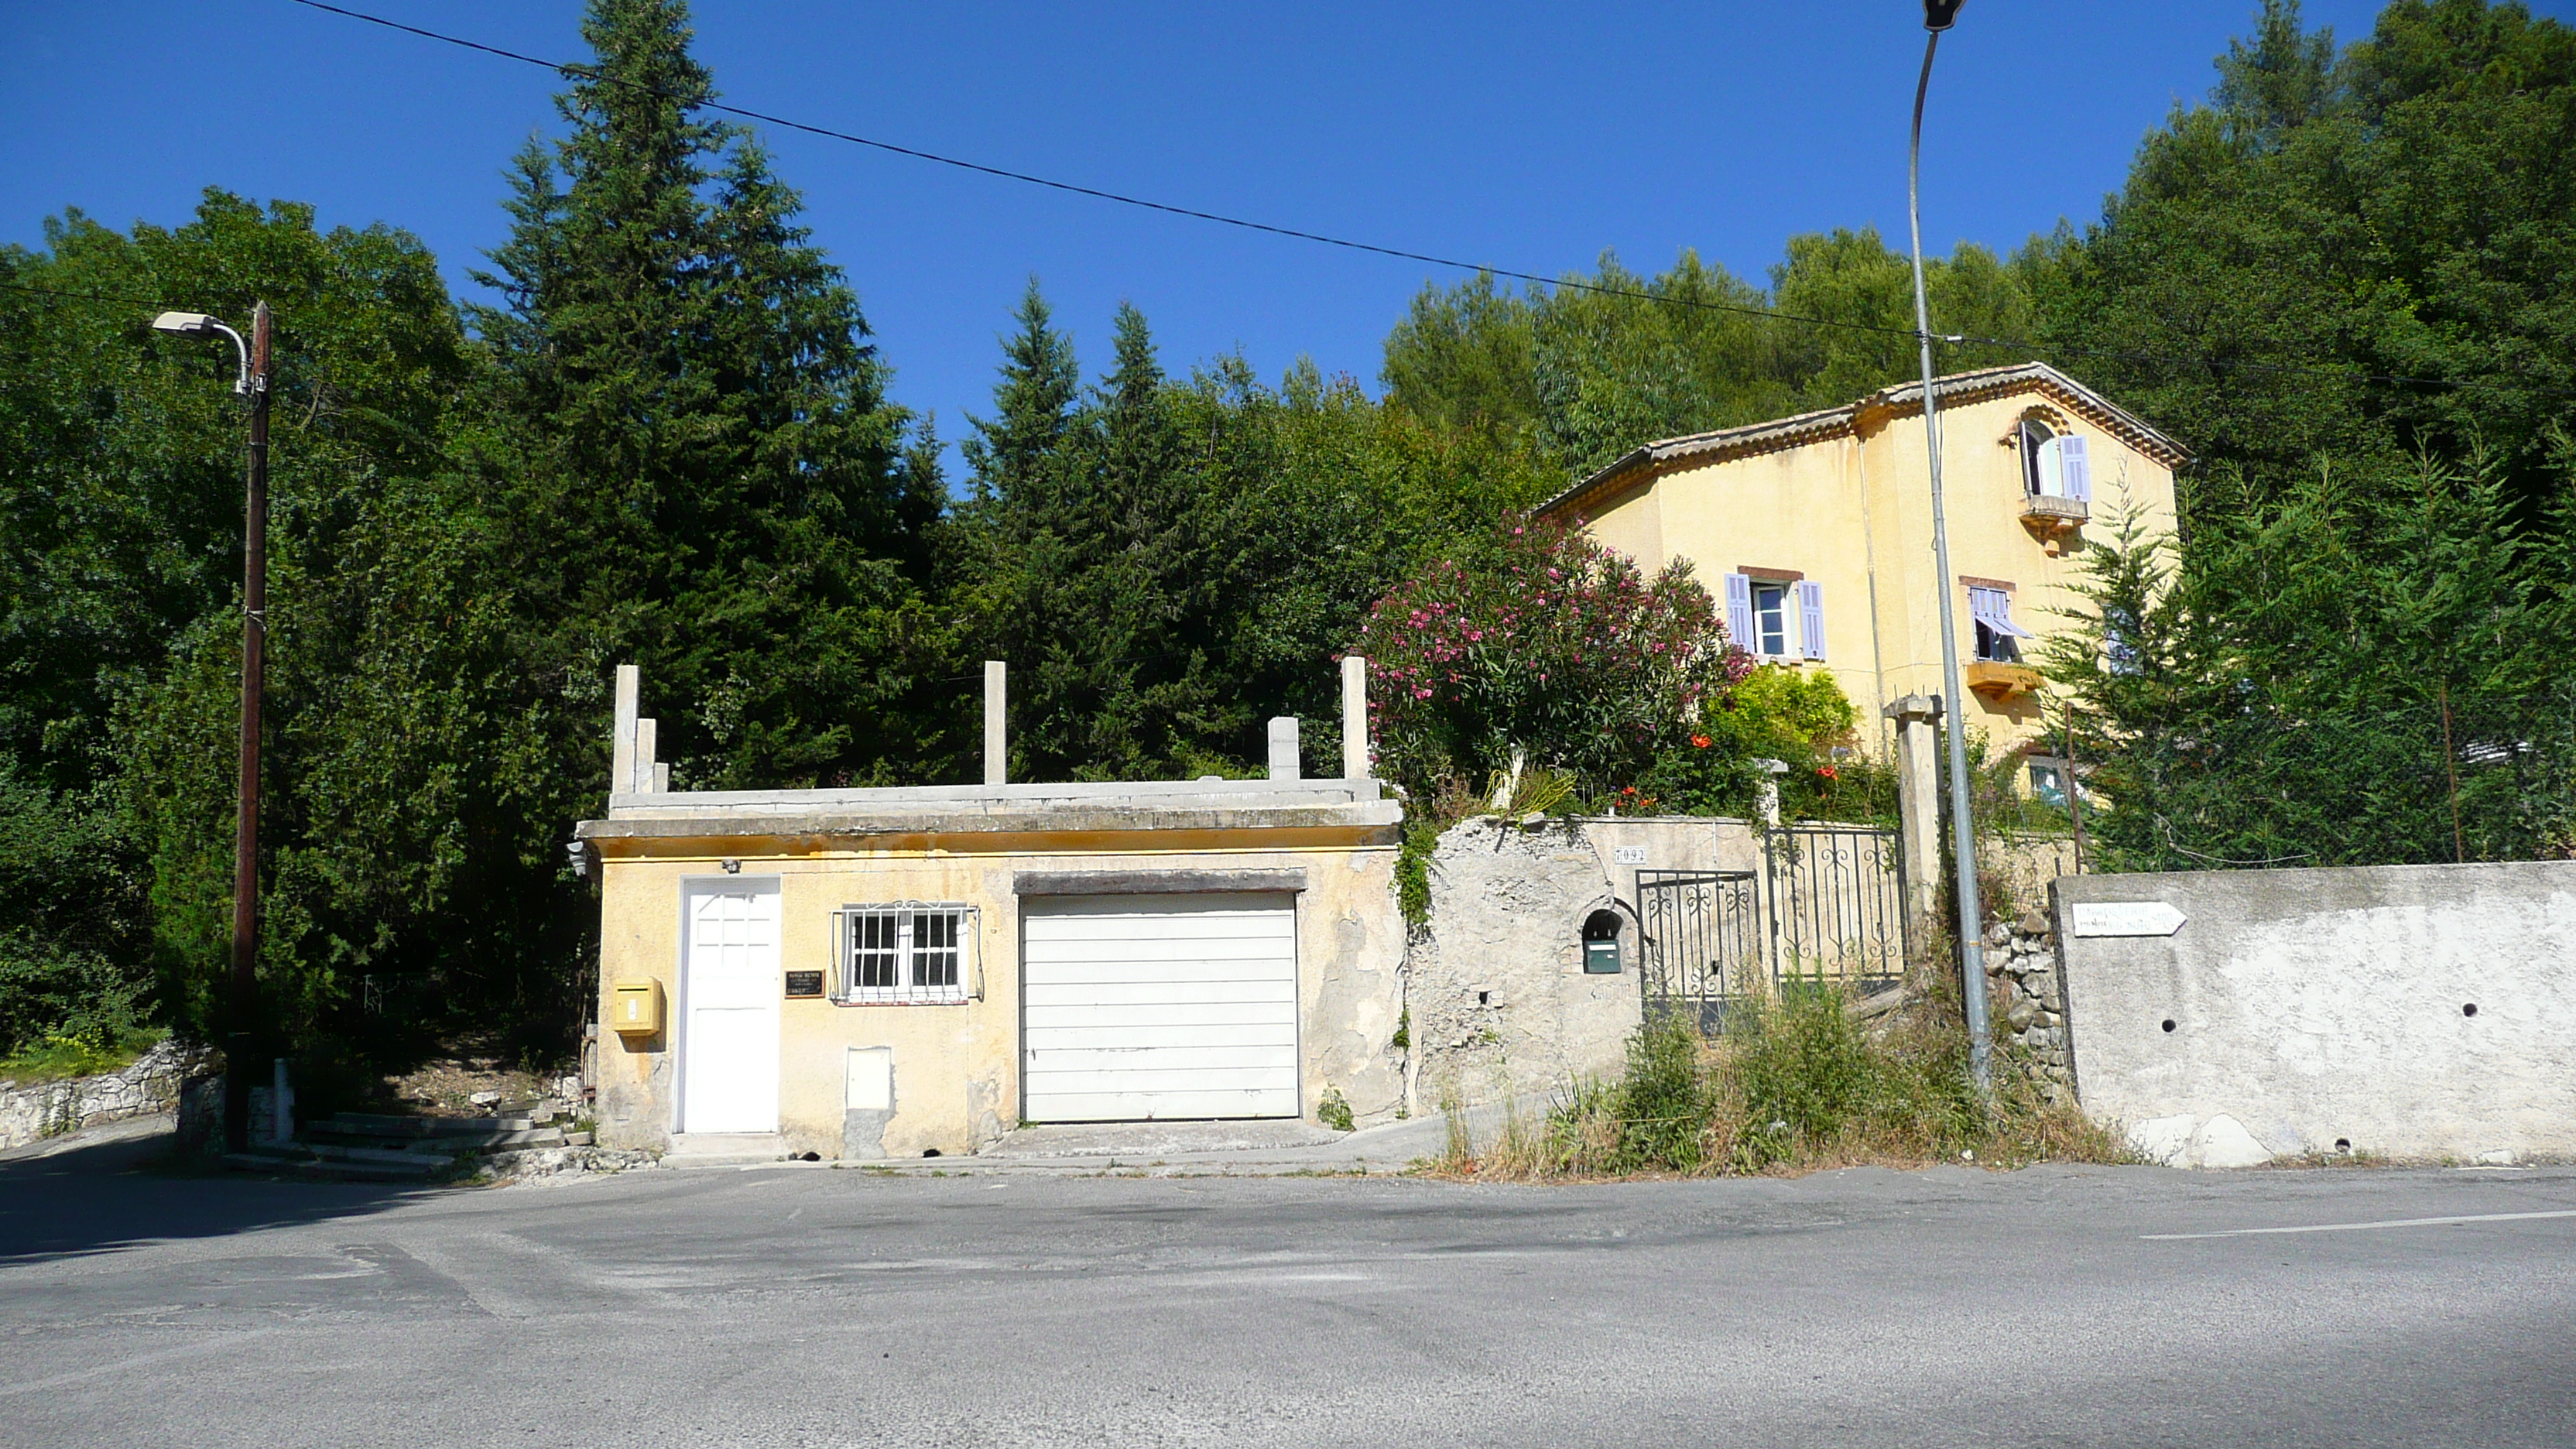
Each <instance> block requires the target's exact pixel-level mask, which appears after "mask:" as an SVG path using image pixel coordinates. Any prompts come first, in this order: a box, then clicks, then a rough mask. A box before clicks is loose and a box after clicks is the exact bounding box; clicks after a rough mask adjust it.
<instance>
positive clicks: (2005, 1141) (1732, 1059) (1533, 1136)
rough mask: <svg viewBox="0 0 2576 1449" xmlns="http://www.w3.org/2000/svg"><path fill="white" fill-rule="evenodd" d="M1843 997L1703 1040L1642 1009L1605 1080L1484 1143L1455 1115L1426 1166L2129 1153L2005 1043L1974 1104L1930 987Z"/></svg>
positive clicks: (1735, 1018) (1727, 1169) (1687, 1165)
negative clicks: (1891, 1007) (1619, 1062)
mask: <svg viewBox="0 0 2576 1449" xmlns="http://www.w3.org/2000/svg"><path fill="white" fill-rule="evenodd" d="M1853 1004H1854V1003H1853V1002H1852V1001H1851V999H1850V997H1849V996H1847V995H1846V994H1845V992H1844V991H1843V990H1842V989H1841V988H1839V987H1835V986H1800V985H1791V986H1788V987H1785V988H1783V990H1782V991H1781V993H1780V994H1779V995H1778V996H1777V997H1774V998H1770V999H1759V998H1757V999H1755V1000H1752V1001H1750V1002H1747V1003H1746V1004H1744V1005H1743V1006H1742V1007H1740V1008H1730V1011H1729V1015H1728V1021H1727V1026H1726V1029H1725V1030H1724V1031H1723V1032H1722V1033H1721V1034H1720V1035H1718V1036H1716V1037H1714V1038H1703V1037H1702V1036H1701V1035H1700V1034H1699V1033H1698V1031H1697V1030H1696V1029H1695V1028H1694V1027H1693V1025H1692V1023H1691V1022H1690V1021H1689V1020H1688V1019H1686V1018H1682V1017H1678V1016H1669V1015H1668V1016H1663V1017H1660V1018H1656V1019H1650V1020H1649V1021H1647V1022H1646V1024H1645V1025H1644V1026H1642V1027H1640V1028H1639V1029H1638V1031H1637V1033H1636V1035H1635V1036H1634V1037H1632V1038H1631V1039H1630V1041H1629V1045H1628V1060H1627V1066H1626V1070H1625V1071H1624V1072H1623V1073H1622V1075H1621V1076H1620V1077H1619V1078H1618V1079H1617V1080H1615V1081H1600V1080H1595V1081H1587V1082H1580V1083H1576V1084H1574V1085H1572V1086H1571V1087H1569V1088H1568V1089H1567V1090H1566V1092H1565V1093H1564V1094H1563V1095H1562V1096H1561V1097H1560V1099H1559V1100H1558V1102H1557V1104H1556V1106H1555V1107H1554V1108H1553V1110H1551V1111H1550V1112H1548V1114H1547V1115H1546V1116H1545V1117H1544V1118H1543V1119H1541V1120H1538V1121H1535V1122H1531V1121H1525V1120H1522V1119H1519V1118H1517V1117H1512V1118H1507V1119H1506V1120H1505V1124H1504V1127H1503V1130H1502V1132H1501V1134H1500V1135H1499V1136H1498V1137H1497V1138H1496V1139H1495V1140H1494V1141H1493V1142H1491V1143H1488V1144H1484V1145H1482V1146H1481V1147H1480V1146H1479V1144H1477V1143H1475V1142H1474V1141H1472V1140H1471V1138H1470V1136H1469V1134H1468V1132H1467V1130H1466V1127H1465V1124H1464V1122H1463V1119H1460V1118H1458V1117H1456V1116H1454V1115H1453V1117H1452V1121H1451V1124H1450V1131H1449V1150H1448V1152H1447V1154H1446V1156H1445V1158H1444V1159H1443V1161H1442V1162H1441V1163H1439V1164H1438V1165H1439V1167H1440V1168H1442V1169H1444V1170H1446V1171H1450V1172H1456V1173H1461V1174H1473V1175H1476V1176H1480V1177H1493V1178H1504V1179H1513V1180H1558V1179H1571V1178H1588V1177H1603V1176H1630V1175H1640V1174H1658V1175H1660V1174H1680V1175H1690V1176H1720V1175H1742V1174H1755V1173H1772V1172H1790V1173H1794V1172H1805V1171H1812V1170H1815V1169H1819V1168H1827V1167H1847V1166H1856V1165H1861V1164H1870V1163H1875V1164H1882V1165H1888V1166H1922V1165H1926V1164H1929V1163H1933V1162H1963V1161H1967V1162H1976V1163H1980V1164H1983V1165H1987V1166H1999V1167H2012V1166H2020V1165H2023V1164H2026V1163H2031V1162H2049V1161H2055V1162H2125V1161H2129V1160H2131V1159H2130V1154H2129V1152H2128V1149H2127V1148H2126V1146H2125V1145H2124V1144H2123V1143H2122V1142H2121V1141H2120V1140H2119V1138H2118V1136H2117V1135H2116V1134H2115V1133H2113V1132H2111V1131H2109V1130H2108V1129H2106V1128H2103V1127H2101V1126H2098V1125H2096V1124H2095V1123H2093V1122H2091V1121H2090V1120H2088V1119H2087V1118H2086V1117H2085V1116H2084V1115H2083V1114H2082V1113H2081V1112H2080V1111H2078V1110H2076V1109H2075V1107H2074V1106H2073V1105H2072V1104H2060V1103H2052V1102H2051V1101H2049V1100H2048V1093H2047V1092H2046V1090H2045V1087H2044V1084H2043V1083H2042V1082H2041V1080H2040V1079H2039V1078H2038V1076H2037V1074H2036V1073H2035V1072H2034V1070H2033V1068H2034V1066H2035V1065H2036V1064H2035V1063H2033V1062H2030V1061H2028V1060H2025V1059H2024V1057H2023V1055H2022V1054H2021V1053H2019V1052H2018V1051H2016V1050H2014V1049H2011V1048H2005V1049H2002V1050H2000V1051H1998V1053H1997V1057H1996V1070H1995V1091H1994V1094H1993V1096H1992V1098H1991V1099H1990V1100H1986V1101H1980V1100H1979V1099H1978V1097H1977V1095H1976V1093H1975V1092H1974V1091H1973V1090H1972V1089H1971V1088H1970V1086H1969V1083H1968V1072H1967V1033H1966V1030H1965V1028H1964V1025H1963V1023H1962V1022H1961V1020H1960V1019H1959V1017H1958V1015H1957V1011H1956V1008H1955V1006H1954V1005H1951V1004H1950V1002H1949V1001H1948V1000H1945V999H1944V998H1943V996H1942V995H1941V994H1938V993H1923V994H1921V995H1919V996H1918V997H1917V999H1916V1000H1915V1001H1914V1002H1913V1004H1911V1005H1910V1006H1908V1007H1906V1008H1904V1009H1902V1010H1899V1011H1895V1012H1890V1013H1885V1014H1882V1015H1879V1016H1878V1017H1876V1018H1875V1019H1873V1020H1869V1021H1863V1020H1862V1019H1860V1017H1859V1016H1858V1015H1857V1014H1856V1013H1855V1012H1854V1011H1853V1010H1852V1006H1853Z"/></svg>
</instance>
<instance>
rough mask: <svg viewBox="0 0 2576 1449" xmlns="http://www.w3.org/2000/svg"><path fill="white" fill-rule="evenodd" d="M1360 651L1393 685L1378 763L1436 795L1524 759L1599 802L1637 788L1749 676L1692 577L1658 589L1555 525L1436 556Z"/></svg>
mask: <svg viewBox="0 0 2576 1449" xmlns="http://www.w3.org/2000/svg"><path fill="white" fill-rule="evenodd" d="M1354 648H1355V651H1356V652H1361V653H1365V654H1367V655H1369V656H1370V657H1371V659H1372V661H1373V668H1374V670H1375V673H1376V676H1377V680H1378V684H1379V687H1378V688H1377V689H1375V690H1373V691H1371V695H1372V697H1371V699H1370V701H1369V712H1370V724H1371V729H1372V731H1373V733H1374V735H1375V739H1376V745H1377V754H1378V760H1379V763H1380V766H1381V768H1382V769H1383V770H1384V772H1385V773H1386V774H1387V775H1388V776H1389V777H1390V778H1393V779H1395V780H1398V781H1400V782H1402V783H1403V784H1404V785H1405V786H1406V787H1407V788H1408V789H1410V790H1413V791H1415V792H1417V793H1418V794H1422V795H1425V796H1427V795H1430V794H1432V793H1435V792H1436V791H1438V790H1439V789H1440V788H1441V787H1442V786H1444V785H1454V782H1456V781H1458V780H1460V779H1462V778H1463V779H1475V778H1479V777H1481V776H1483V775H1484V774H1485V773H1486V772H1488V771H1493V770H1501V769H1506V768H1508V767H1509V766H1510V765H1511V763H1512V758H1511V757H1512V751H1513V748H1514V747H1515V746H1520V747H1522V748H1523V749H1525V750H1526V751H1527V753H1528V756H1529V763H1531V764H1534V765H1538V766H1541V767H1546V768H1561V769H1566V770H1570V771H1572V772H1574V773H1575V775H1576V776H1578V777H1579V779H1580V780H1581V781H1582V783H1583V784H1584V785H1586V786H1587V787H1590V788H1593V789H1603V788H1610V787H1614V786H1616V785H1619V784H1624V783H1627V782H1630V781H1633V780H1634V779H1636V778H1637V776H1638V775H1640V774H1641V773H1643V772H1644V771H1645V769H1646V768H1647V767H1648V765H1649V764H1650V763H1651V762H1652V761H1653V760H1654V759H1655V757H1656V755H1657V753H1658V752H1659V751H1661V750H1663V749H1664V748H1666V747H1668V745H1669V744H1670V742H1671V740H1672V738H1673V736H1674V734H1675V732H1676V730H1677V728H1678V727H1679V724H1680V722H1681V721H1683V720H1685V719H1687V718H1691V717H1693V716H1694V715H1695V714H1696V712H1697V711H1698V709H1699V708H1700V706H1701V704H1702V703H1703V702H1704V701H1706V700H1708V699H1710V698H1712V697H1715V696H1717V695H1720V694H1723V693H1724V692H1725V691H1726V690H1727V689H1729V688H1730V687H1731V686H1732V685H1733V684H1734V683H1735V681H1736V680H1738V679H1741V678H1742V677H1743V676H1744V673H1745V671H1746V670H1747V669H1749V668H1750V667H1751V660H1750V659H1749V657H1748V656H1746V655H1745V654H1744V653H1743V651H1741V650H1738V649H1734V648H1732V647H1730V646H1729V645H1728V643H1727V641H1726V631H1725V628H1724V626H1723V625H1721V624H1720V623H1719V622H1718V617H1717V609H1716V606H1715V605H1714V603H1713V602H1712V601H1711V600H1710V599H1709V596H1708V591H1707V590H1706V589H1703V588H1701V587H1700V586H1699V584H1698V583H1697V582H1696V581H1695V580H1693V579H1692V578H1691V576H1690V569H1689V566H1688V565H1687V564H1682V563H1676V564H1673V565H1670V566H1668V567H1667V568H1666V569H1665V570H1664V571H1663V572H1662V573H1660V574H1658V575H1656V576H1655V577H1654V578H1653V579H1652V580H1648V579H1647V578H1646V577H1645V576H1644V575H1643V574H1641V573H1640V572H1639V571H1638V569H1637V566H1636V565H1635V564H1634V563H1631V562H1630V561H1629V560H1627V559H1626V558H1624V557H1622V556H1620V555H1619V554H1616V553H1613V552H1611V551H1610V550H1609V549H1606V548H1604V547H1602V546H1601V545H1600V544H1598V543H1595V542H1593V541H1592V540H1591V539H1589V538H1587V537H1585V536H1584V535H1583V534H1582V533H1581V532H1580V531H1579V530H1577V529H1576V528H1574V527H1572V526H1570V525H1567V524H1563V523H1556V522H1549V521H1542V520H1530V521H1525V522H1519V523H1512V524H1508V525H1505V526H1503V527H1501V528H1498V529H1497V530H1496V531H1495V532H1494V533H1492V534H1491V535H1489V536H1487V537H1485V538H1483V539H1481V540H1477V541H1474V542H1472V543H1470V544H1467V545H1465V546H1462V547H1459V548H1455V549H1452V550H1450V551H1449V552H1448V553H1446V554H1445V555H1443V556H1441V557H1437V558H1434V559H1433V560H1432V561H1431V562H1430V563H1429V564H1427V565H1426V566H1425V567H1424V568H1423V569H1422V570H1421V571H1420V572H1418V573H1417V574H1416V575H1415V576H1414V577H1413V578H1411V579H1409V580H1408V581H1406V582H1405V583H1403V584H1401V585H1399V586H1397V587H1396V588H1395V589H1394V590H1393V591H1392V592H1390V593H1388V594H1387V595H1386V596H1385V597H1384V598H1382V599H1380V600H1379V601H1378V603H1377V604H1376V606H1375V607H1374V608H1372V609H1371V610H1370V611H1369V617H1368V619H1367V621H1366V622H1365V623H1364V624H1362V625H1361V629H1360V638H1359V639H1358V641H1357V642H1356V644H1355V646H1354Z"/></svg>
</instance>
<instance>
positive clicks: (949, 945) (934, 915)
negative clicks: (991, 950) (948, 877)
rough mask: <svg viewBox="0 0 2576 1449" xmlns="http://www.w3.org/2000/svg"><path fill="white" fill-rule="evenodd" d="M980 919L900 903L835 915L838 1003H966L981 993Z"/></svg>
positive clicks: (952, 906) (964, 908) (963, 911)
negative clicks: (977, 949)
mask: <svg viewBox="0 0 2576 1449" xmlns="http://www.w3.org/2000/svg"><path fill="white" fill-rule="evenodd" d="M975 918H976V911H975V908H974V907H973V906H969V905H961V904H958V903H956V902H923V901H897V902H894V903H892V904H888V905H869V906H843V907H842V908H841V909H839V910H837V911H834V912H833V913H832V939H833V942H834V948H833V957H834V969H833V973H832V974H833V980H832V999H833V1000H835V1001H839V1002H842V1003H844V1004H846V1005H854V1006H855V1005H868V1004H889V1005H908V1004H924V1003H936V1002H948V1001H966V1000H969V999H971V998H972V997H974V996H977V995H980V994H981V992H982V986H983V982H982V979H981V971H980V967H979V963H978V962H977V960H976V954H975V942H976V935H977V933H976V930H975Z"/></svg>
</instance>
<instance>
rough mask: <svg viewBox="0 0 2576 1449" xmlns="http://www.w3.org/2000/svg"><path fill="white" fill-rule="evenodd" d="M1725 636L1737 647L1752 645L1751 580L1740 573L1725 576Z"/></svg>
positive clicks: (1746, 647) (1753, 641)
mask: <svg viewBox="0 0 2576 1449" xmlns="http://www.w3.org/2000/svg"><path fill="white" fill-rule="evenodd" d="M1726 636H1727V639H1728V640H1729V641H1730V642H1732V643H1733V644H1734V645H1735V647H1736V648H1738V649H1748V650H1749V649H1751V648H1753V647H1754V643H1755V640H1754V637H1753V581H1752V580H1751V579H1748V578H1746V577H1745V576H1744V575H1742V574H1728V575H1727V576H1726Z"/></svg>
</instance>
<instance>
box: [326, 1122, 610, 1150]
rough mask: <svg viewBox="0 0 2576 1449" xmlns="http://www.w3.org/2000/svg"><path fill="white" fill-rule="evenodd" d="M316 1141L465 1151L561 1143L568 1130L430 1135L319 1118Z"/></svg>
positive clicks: (359, 1145) (442, 1133)
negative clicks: (386, 1129)
mask: <svg viewBox="0 0 2576 1449" xmlns="http://www.w3.org/2000/svg"><path fill="white" fill-rule="evenodd" d="M304 1137H305V1139H306V1140H307V1141H312V1142H338V1143H346V1144H348V1145H350V1146H356V1147H366V1146H379V1145H381V1146H387V1147H393V1146H406V1147H412V1148H417V1149H423V1150H434V1151H438V1152H464V1151H468V1150H470V1149H473V1148H478V1147H560V1146H562V1145H563V1141H564V1131H563V1129H562V1128H560V1127H528V1128H518V1129H511V1130H503V1131H493V1132H439V1133H433V1134H430V1135H427V1136H414V1135H412V1134H408V1133H399V1132H382V1131H378V1130H376V1129H374V1128H364V1127H362V1128H349V1127H342V1126H339V1125H336V1123H333V1122H317V1123H315V1124H313V1125H312V1126H310V1127H307V1128H305V1129H304Z"/></svg>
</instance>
